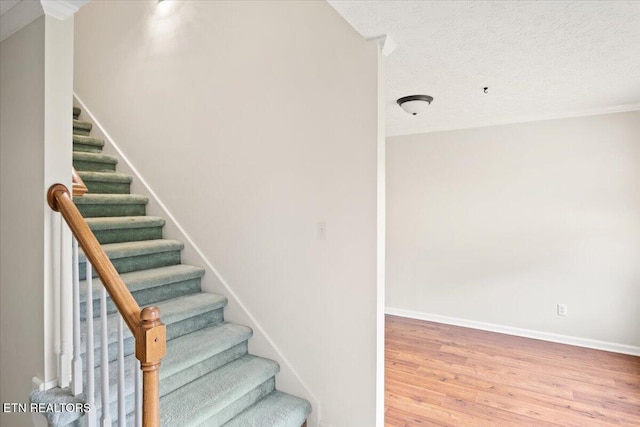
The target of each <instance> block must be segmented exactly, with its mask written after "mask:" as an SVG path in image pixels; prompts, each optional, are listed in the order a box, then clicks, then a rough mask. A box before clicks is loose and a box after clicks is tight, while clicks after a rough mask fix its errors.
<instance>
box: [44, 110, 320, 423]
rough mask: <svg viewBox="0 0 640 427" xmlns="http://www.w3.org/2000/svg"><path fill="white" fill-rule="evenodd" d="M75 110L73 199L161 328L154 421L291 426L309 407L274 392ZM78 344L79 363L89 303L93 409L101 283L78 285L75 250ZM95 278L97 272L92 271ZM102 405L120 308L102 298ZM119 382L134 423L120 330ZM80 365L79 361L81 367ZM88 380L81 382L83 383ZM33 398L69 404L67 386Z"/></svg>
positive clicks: (237, 330)
mask: <svg viewBox="0 0 640 427" xmlns="http://www.w3.org/2000/svg"><path fill="white" fill-rule="evenodd" d="M81 115H82V112H81V110H80V109H79V108H77V107H74V108H73V119H74V120H73V138H72V139H73V165H74V168H75V169H76V170H77V171H78V174H79V176H80V177H81V178H82V179H83V181H84V182H85V184H86V186H87V188H88V192H87V193H86V194H85V195H84V196H82V197H75V198H74V203H75V204H76V206H77V207H78V209H79V210H80V212H81V214H82V215H83V217H85V219H86V221H87V223H88V225H89V227H90V228H91V230H92V231H93V233H94V234H95V236H96V238H97V239H98V241H99V242H100V244H101V245H102V248H103V249H104V251H105V253H106V254H107V256H108V257H109V258H110V259H111V261H112V263H113V264H114V266H115V267H116V269H117V270H118V272H119V273H120V275H121V278H122V280H123V282H124V283H125V284H126V285H127V287H128V288H129V290H130V292H131V293H132V295H133V296H134V298H135V299H136V301H137V302H138V304H139V305H140V306H141V307H144V306H148V305H155V306H157V307H159V308H160V312H161V318H162V321H163V323H164V324H165V325H166V326H167V340H168V341H167V354H166V356H165V357H164V359H163V360H162V366H161V369H160V415H161V425H162V426H168V427H173V426H175V427H189V426H207V427H215V426H221V425H225V426H229V427H232V426H233V427H246V426H260V427H299V426H301V425H302V424H303V423H304V422H305V420H306V419H307V417H308V416H309V413H310V412H311V405H310V404H309V402H307V401H306V400H304V399H300V398H298V397H295V396H291V395H288V394H286V393H282V392H279V391H277V390H276V388H275V385H276V384H275V376H276V374H277V373H278V372H279V370H280V367H279V365H278V363H276V362H274V361H271V360H268V359H264V358H261V357H256V356H253V355H250V354H248V351H247V349H248V340H249V339H250V337H251V335H252V331H251V329H250V328H248V327H246V326H242V325H238V324H234V323H228V322H225V320H224V307H225V306H226V304H227V299H226V298H225V297H224V296H221V295H216V294H212V293H206V292H203V291H202V290H201V279H202V277H203V275H204V273H205V270H204V269H203V268H201V267H198V266H191V265H186V264H182V262H181V251H182V249H183V248H184V245H183V244H182V242H180V241H177V240H168V239H164V237H163V227H164V225H165V220H164V219H163V218H161V217H156V216H148V215H146V206H147V203H148V201H149V199H148V197H146V196H144V195H138V194H130V188H131V183H132V180H133V179H132V177H131V176H130V175H127V174H123V173H119V172H117V171H116V169H117V164H118V159H117V158H116V157H114V156H111V155H106V154H103V153H102V150H103V147H104V145H105V143H104V141H103V140H101V139H99V138H95V137H92V136H91V130H92V128H93V125H92V123H90V122H88V121H85V120H80V119H79V118H80V116H81ZM79 258H80V278H81V280H82V281H81V291H80V304H81V305H80V309H81V314H80V317H81V330H82V333H81V345H82V349H83V350H82V352H83V362H85V365H86V357H84V356H86V354H85V353H86V336H87V334H86V325H87V320H88V319H87V306H88V305H89V304H90V305H91V307H92V308H93V316H94V318H95V319H94V334H95V338H94V350H93V352H94V358H95V363H96V366H95V367H94V372H95V374H94V375H95V378H96V400H97V408H96V410H97V411H98V413H99V412H100V411H102V409H101V402H100V396H99V394H100V384H101V382H102V378H101V370H100V367H99V364H100V339H99V337H100V330H101V326H100V322H99V321H98V318H97V317H98V316H99V315H100V311H99V308H100V301H99V298H100V290H101V288H102V284H101V282H100V280H99V279H98V278H97V277H94V278H93V285H92V291H93V292H92V299H91V301H88V298H87V296H88V294H87V289H86V280H85V279H86V277H85V276H86V259H85V257H84V255H83V254H82V253H81V254H80V256H79ZM93 276H95V271H94V274H93ZM107 313H108V318H107V325H108V334H107V335H108V347H109V348H108V360H109V367H110V368H109V389H110V403H109V411H110V413H111V417H112V420H113V423H114V425H116V422H117V401H116V399H117V397H116V395H117V392H116V390H117V379H116V377H117V361H116V358H117V322H118V321H119V314H117V313H116V309H115V306H114V305H113V303H112V301H111V299H110V298H109V299H108V302H107ZM124 349H125V360H126V366H127V367H126V377H127V384H126V387H125V395H126V399H125V403H126V405H125V406H126V410H127V421H126V424H127V425H128V426H129V425H133V410H134V397H133V393H134V387H133V381H132V377H133V375H134V369H135V364H134V362H135V355H134V342H133V338H132V336H131V333H130V332H129V331H128V330H127V329H126V328H125V341H124ZM84 369H85V371H86V369H87V368H86V366H84ZM85 387H86V384H85ZM31 399H32V401H33V402H47V403H49V402H75V401H82V396H79V397H78V398H74V397H73V396H71V393H70V391H69V390H68V389H64V390H61V389H59V388H54V389H52V390H49V391H46V392H34V393H32V396H31ZM47 418H48V421H49V423H50V425H52V426H84V425H85V424H86V418H85V417H80V418H78V416H77V415H76V416H74V415H73V414H64V415H61V414H59V413H51V414H47Z"/></svg>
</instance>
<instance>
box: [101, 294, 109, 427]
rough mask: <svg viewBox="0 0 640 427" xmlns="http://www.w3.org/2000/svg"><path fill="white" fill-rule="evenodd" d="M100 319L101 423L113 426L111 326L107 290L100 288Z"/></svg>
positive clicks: (107, 426) (103, 426) (103, 425)
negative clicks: (110, 375)
mask: <svg viewBox="0 0 640 427" xmlns="http://www.w3.org/2000/svg"><path fill="white" fill-rule="evenodd" d="M100 321H101V330H102V334H101V336H102V341H101V344H100V353H101V359H100V360H101V361H100V376H101V378H102V393H101V394H102V417H101V418H100V425H101V426H102V427H111V411H110V410H109V400H110V399H109V327H108V325H107V290H106V289H105V288H104V286H102V288H101V290H100Z"/></svg>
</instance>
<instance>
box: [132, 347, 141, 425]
mask: <svg viewBox="0 0 640 427" xmlns="http://www.w3.org/2000/svg"><path fill="white" fill-rule="evenodd" d="M135 363H136V369H135V372H136V373H135V376H134V381H135V389H136V424H135V427H142V371H141V370H140V361H139V360H138V359H135Z"/></svg>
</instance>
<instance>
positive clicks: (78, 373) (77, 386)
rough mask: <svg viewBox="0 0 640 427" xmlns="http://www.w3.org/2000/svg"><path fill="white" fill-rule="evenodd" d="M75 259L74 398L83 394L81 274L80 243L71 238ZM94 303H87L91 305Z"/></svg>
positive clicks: (72, 385)
mask: <svg viewBox="0 0 640 427" xmlns="http://www.w3.org/2000/svg"><path fill="white" fill-rule="evenodd" d="M71 239H72V240H71V241H72V249H71V253H72V254H71V256H72V257H73V264H72V268H73V270H72V275H73V368H72V378H71V379H72V383H71V391H72V392H73V395H74V396H77V395H79V394H80V393H82V356H80V274H79V271H78V270H79V265H78V241H77V240H76V238H75V237H72V238H71ZM90 302H92V301H87V304H89V303H90Z"/></svg>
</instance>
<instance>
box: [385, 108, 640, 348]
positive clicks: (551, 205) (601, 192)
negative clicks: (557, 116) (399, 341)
mask: <svg viewBox="0 0 640 427" xmlns="http://www.w3.org/2000/svg"><path fill="white" fill-rule="evenodd" d="M387 202H388V203H387V209H388V211H387V256H388V258H387V273H388V275H387V307H389V308H391V309H396V310H398V309H400V310H404V311H408V312H413V313H414V314H418V315H420V314H422V315H424V314H430V315H439V316H447V317H451V318H457V319H465V320H471V321H475V322H485V323H490V324H495V325H502V326H507V327H514V328H524V329H530V330H533V331H542V332H546V333H552V334H561V335H566V336H570V337H579V338H583V339H586V340H599V341H606V342H610V343H617V344H622V345H626V346H633V347H635V348H636V349H638V347H639V346H640V261H639V260H640V112H629V113H619V114H609V115H601V116H591V117H581V118H571V119H562V120H549V121H542V122H531V123H523V124H514V125H506V126H494V127H486V128H478V129H468V130H459V131H450V132H437V133H429V134H418V135H411V136H402V137H394V138H389V139H388V140H387ZM558 303H566V304H568V308H569V313H568V316H567V317H559V316H558V315H557V314H556V304H558ZM391 311H393V310H391ZM427 317H428V316H427Z"/></svg>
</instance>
